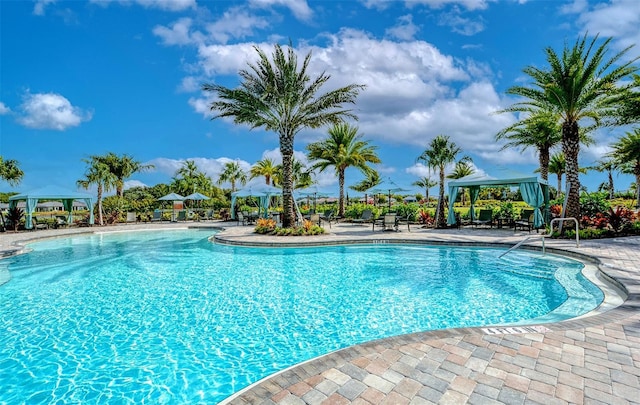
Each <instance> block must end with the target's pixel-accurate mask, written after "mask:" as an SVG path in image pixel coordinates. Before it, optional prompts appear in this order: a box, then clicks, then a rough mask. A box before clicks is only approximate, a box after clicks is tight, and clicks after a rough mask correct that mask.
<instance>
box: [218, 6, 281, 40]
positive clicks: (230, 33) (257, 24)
mask: <svg viewBox="0 0 640 405" xmlns="http://www.w3.org/2000/svg"><path fill="white" fill-rule="evenodd" d="M268 27H269V22H268V21H267V20H266V19H265V18H262V17H258V16H256V15H252V14H250V13H249V12H248V11H247V10H246V9H244V8H241V7H234V8H230V9H229V10H227V11H225V12H224V14H223V15H222V17H221V18H219V19H218V20H217V21H215V22H213V23H210V24H207V26H206V30H207V32H208V33H209V35H210V37H211V38H212V39H213V40H215V41H216V42H219V43H223V44H225V43H227V42H228V41H229V40H230V39H237V38H247V37H250V36H252V35H254V33H255V29H264V28H268Z"/></svg>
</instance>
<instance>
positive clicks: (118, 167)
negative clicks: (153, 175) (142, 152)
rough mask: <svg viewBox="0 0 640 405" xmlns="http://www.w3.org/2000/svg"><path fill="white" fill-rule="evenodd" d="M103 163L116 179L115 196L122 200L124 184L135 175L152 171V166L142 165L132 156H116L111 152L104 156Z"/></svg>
mask: <svg viewBox="0 0 640 405" xmlns="http://www.w3.org/2000/svg"><path fill="white" fill-rule="evenodd" d="M104 161H105V163H106V164H107V166H109V170H110V171H111V173H113V175H114V176H115V178H116V184H115V186H116V195H117V196H118V198H120V199H122V196H123V191H124V182H125V180H126V179H128V178H129V177H131V176H133V175H134V174H135V173H138V172H142V171H145V170H149V169H153V168H154V167H155V166H154V165H151V164H149V165H143V164H142V163H141V162H139V161H137V160H135V159H134V158H133V156H131V155H127V154H124V155H122V156H118V155H116V154H115V153H113V152H109V153H108V154H107V155H106V156H104Z"/></svg>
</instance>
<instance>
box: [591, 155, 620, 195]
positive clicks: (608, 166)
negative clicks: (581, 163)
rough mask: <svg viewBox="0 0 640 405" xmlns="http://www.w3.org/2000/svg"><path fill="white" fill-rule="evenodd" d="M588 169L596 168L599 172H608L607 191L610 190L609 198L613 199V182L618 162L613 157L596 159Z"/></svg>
mask: <svg viewBox="0 0 640 405" xmlns="http://www.w3.org/2000/svg"><path fill="white" fill-rule="evenodd" d="M586 169H587V170H595V171H597V172H599V173H604V172H606V173H607V183H606V188H607V191H608V192H609V199H610V200H612V199H613V194H614V190H615V188H614V184H613V171H614V170H616V169H617V164H616V162H615V161H614V160H613V159H612V158H610V157H607V158H604V159H600V160H596V162H595V164H594V165H593V166H589V167H587V168H586Z"/></svg>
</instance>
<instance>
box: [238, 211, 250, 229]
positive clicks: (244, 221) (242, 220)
mask: <svg viewBox="0 0 640 405" xmlns="http://www.w3.org/2000/svg"><path fill="white" fill-rule="evenodd" d="M236 219H237V220H238V225H240V224H242V225H243V226H244V225H247V220H248V218H247V217H246V216H245V213H244V211H238V213H237V214H236Z"/></svg>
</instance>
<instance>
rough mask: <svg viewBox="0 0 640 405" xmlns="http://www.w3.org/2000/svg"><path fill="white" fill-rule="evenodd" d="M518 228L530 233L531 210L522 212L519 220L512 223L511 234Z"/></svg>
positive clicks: (531, 223) (531, 225) (531, 224)
mask: <svg viewBox="0 0 640 405" xmlns="http://www.w3.org/2000/svg"><path fill="white" fill-rule="evenodd" d="M518 228H520V229H522V230H523V231H524V230H526V231H527V232H529V233H531V230H532V229H533V210H524V211H522V214H521V215H520V219H519V220H517V221H515V222H514V223H513V232H516V231H517V230H518Z"/></svg>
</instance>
